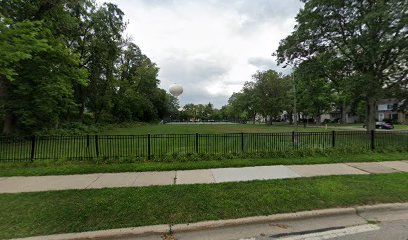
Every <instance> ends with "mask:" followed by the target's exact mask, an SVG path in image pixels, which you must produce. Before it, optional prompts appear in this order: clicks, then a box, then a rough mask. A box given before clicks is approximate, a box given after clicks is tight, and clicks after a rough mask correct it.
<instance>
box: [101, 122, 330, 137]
mask: <svg viewBox="0 0 408 240" xmlns="http://www.w3.org/2000/svg"><path fill="white" fill-rule="evenodd" d="M298 130H299V131H302V132H324V131H332V130H333V129H331V128H328V129H327V130H326V129H325V128H304V127H303V125H299V127H298ZM292 131H293V125H289V124H282V123H277V124H274V125H272V126H268V125H266V124H134V125H132V126H130V127H124V128H112V129H109V130H105V131H103V132H101V133H100V134H101V135H139V134H148V133H150V134H176V133H185V134H194V133H202V134H204V133H268V132H292Z"/></svg>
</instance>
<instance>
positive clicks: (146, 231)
mask: <svg viewBox="0 0 408 240" xmlns="http://www.w3.org/2000/svg"><path fill="white" fill-rule="evenodd" d="M401 210H405V211H408V203H387V204H378V205H371V206H370V205H366V206H355V207H348V208H329V209H320V210H312V211H302V212H296V213H282V214H274V215H268V216H256V217H246V218H238V219H228V220H216V221H204V222H198V223H190V224H176V225H173V226H171V229H172V231H173V232H175V233H177V232H192V231H199V230H208V229H217V228H223V227H231V226H239V225H246V224H259V223H267V222H274V221H285V220H302V219H309V218H319V217H330V216H341V215H355V216H358V215H359V214H360V213H365V212H384V211H401ZM169 231H170V226H169V225H153V226H143V227H132V228H119V229H110V230H99V231H91V232H81V233H66V234H55V235H48V236H36V237H28V238H18V239H15V240H84V239H109V238H125V237H142V236H150V235H163V234H166V233H168V232H169Z"/></svg>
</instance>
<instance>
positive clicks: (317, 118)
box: [315, 114, 321, 126]
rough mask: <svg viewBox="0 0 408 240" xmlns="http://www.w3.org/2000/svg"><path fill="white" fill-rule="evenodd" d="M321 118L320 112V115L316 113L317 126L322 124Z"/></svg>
mask: <svg viewBox="0 0 408 240" xmlns="http://www.w3.org/2000/svg"><path fill="white" fill-rule="evenodd" d="M320 120H321V118H320V115H319V114H318V115H316V117H315V121H316V125H317V126H320V124H321V121H320Z"/></svg>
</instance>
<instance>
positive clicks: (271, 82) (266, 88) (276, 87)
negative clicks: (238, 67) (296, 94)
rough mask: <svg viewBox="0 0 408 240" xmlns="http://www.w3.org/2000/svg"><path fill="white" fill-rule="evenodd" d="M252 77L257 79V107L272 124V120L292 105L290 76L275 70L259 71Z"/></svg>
mask: <svg viewBox="0 0 408 240" xmlns="http://www.w3.org/2000/svg"><path fill="white" fill-rule="evenodd" d="M252 78H253V79H254V80H255V96H256V99H257V101H256V109H258V112H259V113H261V114H262V115H263V116H264V117H265V118H266V117H269V121H268V124H272V120H273V119H276V117H277V116H278V115H279V114H282V112H283V111H284V110H286V109H288V107H289V105H290V101H291V99H290V98H289V95H288V93H289V91H290V90H291V82H290V78H289V77H283V76H282V75H281V74H278V73H277V72H275V71H273V70H267V71H264V72H257V73H256V74H254V75H253V76H252Z"/></svg>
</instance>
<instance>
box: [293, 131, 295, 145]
mask: <svg viewBox="0 0 408 240" xmlns="http://www.w3.org/2000/svg"><path fill="white" fill-rule="evenodd" d="M292 146H293V147H295V131H292Z"/></svg>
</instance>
